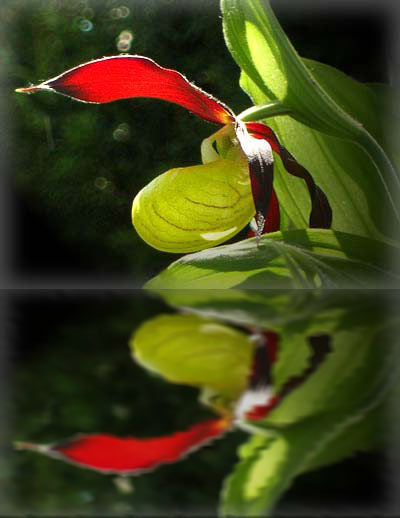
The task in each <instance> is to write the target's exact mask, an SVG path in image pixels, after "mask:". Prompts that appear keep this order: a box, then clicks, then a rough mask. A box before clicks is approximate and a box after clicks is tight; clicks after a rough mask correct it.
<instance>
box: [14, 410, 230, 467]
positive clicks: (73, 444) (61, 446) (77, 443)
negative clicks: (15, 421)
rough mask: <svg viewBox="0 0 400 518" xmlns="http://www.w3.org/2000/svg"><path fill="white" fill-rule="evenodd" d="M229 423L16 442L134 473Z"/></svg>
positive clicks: (212, 421) (80, 462)
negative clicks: (159, 432) (150, 433)
mask: <svg viewBox="0 0 400 518" xmlns="http://www.w3.org/2000/svg"><path fill="white" fill-rule="evenodd" d="M229 427H230V421H228V420H227V419H224V418H220V419H210V420H209V421H205V422H203V423H198V424H195V425H194V426H192V427H190V428H189V429H188V430H185V431H184V432H177V433H174V434H173V435H169V436H165V437H155V438H151V439H135V438H131V437H129V438H124V439H121V438H119V437H114V436H112V435H105V434H95V435H78V436H76V437H74V438H72V439H69V440H67V441H63V442H61V443H58V444H55V445H50V446H43V445H35V444H31V443H17V444H16V446H17V447H18V448H19V449H25V450H33V451H38V452H39V453H43V454H45V455H48V456H49V457H54V458H57V459H61V460H65V461H68V462H72V463H74V464H78V465H80V466H83V467H86V468H90V469H93V470H95V471H101V472H103V473H120V474H131V475H135V474H138V473H140V472H142V471H147V470H151V469H154V468H156V467H157V466H158V465H160V464H164V463H170V462H176V461H178V460H180V459H181V458H182V457H183V456H185V455H186V454H188V453H190V452H191V451H193V450H194V449H196V448H198V447H200V446H203V445H205V444H206V443H207V442H209V441H210V440H212V439H216V438H218V437H220V436H221V435H222V434H223V433H224V432H225V431H227V429H228V428H229Z"/></svg>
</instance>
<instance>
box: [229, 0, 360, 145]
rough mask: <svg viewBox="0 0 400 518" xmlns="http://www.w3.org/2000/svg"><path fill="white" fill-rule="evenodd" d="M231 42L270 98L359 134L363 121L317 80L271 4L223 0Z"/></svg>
mask: <svg viewBox="0 0 400 518" xmlns="http://www.w3.org/2000/svg"><path fill="white" fill-rule="evenodd" d="M221 10H222V13H223V27H224V35H225V41H226V43H227V46H228V48H229V50H230V52H231V53H232V55H233V57H234V59H235V60H236V62H237V63H238V65H239V66H240V67H241V69H242V70H243V71H244V72H245V73H246V74H247V75H248V76H249V77H250V78H251V80H252V81H254V82H255V84H256V85H257V87H258V88H259V89H260V90H261V91H262V92H264V94H265V95H267V96H268V97H269V98H270V99H278V100H280V101H281V102H282V104H284V105H285V106H287V107H289V108H290V109H291V110H292V111H293V112H294V113H295V114H296V116H297V117H298V118H299V120H301V121H302V122H303V123H305V124H307V125H309V126H312V127H314V128H316V129H319V130H322V131H324V132H328V133H330V134H333V135H336V136H340V137H343V136H345V137H348V138H355V136H357V135H358V134H359V133H360V132H361V131H362V128H361V126H360V124H359V123H358V122H357V121H355V120H354V119H352V117H350V116H349V115H348V114H347V113H346V112H345V111H344V110H342V109H341V108H340V106H338V105H337V104H336V103H335V101H334V100H333V99H332V98H331V97H330V96H329V95H328V94H327V92H326V91H325V90H324V89H323V88H322V87H321V86H320V85H319V84H318V83H317V82H316V81H315V78H314V77H313V76H312V74H311V73H310V71H309V70H308V69H307V67H306V66H305V65H304V63H303V62H302V60H301V58H300V57H299V55H298V54H297V52H296V51H295V49H294V48H293V46H292V45H291V43H290V41H289V40H288V38H287V37H286V35H285V33H284V32H283V30H282V28H281V26H280V25H279V22H278V20H277V19H276V18H275V16H274V14H273V12H272V9H271V6H270V5H269V2H267V1H262V0H222V2H221Z"/></svg>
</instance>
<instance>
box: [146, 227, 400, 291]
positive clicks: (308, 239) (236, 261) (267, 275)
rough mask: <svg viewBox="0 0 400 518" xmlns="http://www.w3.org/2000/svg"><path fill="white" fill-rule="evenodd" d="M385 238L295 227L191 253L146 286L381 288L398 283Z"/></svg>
mask: <svg viewBox="0 0 400 518" xmlns="http://www.w3.org/2000/svg"><path fill="white" fill-rule="evenodd" d="M397 253H398V248H397V247H396V246H395V245H393V244H391V243H389V242H387V241H377V240H373V239H368V238H365V237H361V236H354V235H350V234H345V233H342V232H335V231H331V230H319V229H309V230H305V229H304V230H293V231H284V232H275V233H273V234H268V235H264V236H262V238H261V240H260V243H259V246H257V245H256V240H255V239H247V240H245V241H241V242H239V243H235V244H233V245H225V246H220V247H217V248H213V249H209V250H205V251H202V252H199V253H196V254H191V255H187V256H185V257H182V258H181V259H179V260H178V261H175V262H174V263H172V264H171V265H170V266H169V267H168V268H167V269H166V270H164V271H163V272H162V273H161V274H159V275H158V276H157V277H155V278H154V279H152V280H151V281H149V282H148V283H147V284H146V287H147V288H151V289H165V288H232V287H241V288H260V287H265V288H292V287H302V288H313V287H340V288H351V287H382V286H385V285H386V286H392V285H393V283H397V282H398V276H397V274H396V267H395V264H393V262H392V258H393V257H395V256H396V254H397Z"/></svg>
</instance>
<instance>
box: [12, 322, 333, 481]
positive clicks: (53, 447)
mask: <svg viewBox="0 0 400 518" xmlns="http://www.w3.org/2000/svg"><path fill="white" fill-rule="evenodd" d="M252 339H253V342H254V353H253V359H252V361H251V364H252V365H251V372H250V375H249V379H248V383H247V388H246V389H245V390H244V392H243V393H242V395H241V396H240V397H239V398H238V399H237V400H236V402H235V405H234V408H233V409H232V411H227V410H226V409H225V410H218V408H215V410H216V411H217V412H218V413H220V417H219V418H216V419H209V420H207V421H204V422H201V423H197V424H195V425H193V426H191V427H190V428H189V429H187V430H185V431H182V432H178V433H174V434H172V435H169V436H165V437H155V438H150V439H136V438H132V437H129V438H119V437H115V436H112V435H106V434H93V435H77V436H75V437H73V438H71V439H68V440H65V441H61V442H58V443H55V444H50V445H38V444H32V443H27V442H16V443H15V447H16V448H18V449H23V450H31V451H36V452H38V453H42V454H44V455H46V456H48V457H52V458H55V459H59V460H64V461H67V462H70V463H73V464H75V465H78V466H81V467H85V468H90V469H93V470H95V471H98V472H101V473H117V474H124V475H137V474H140V473H142V472H143V471H148V470H152V469H154V468H156V467H157V466H159V465H160V464H165V463H173V462H177V461H178V460H180V459H182V458H183V457H185V456H186V454H188V453H190V452H191V451H193V450H195V449H197V448H199V447H200V446H203V445H205V444H207V443H209V442H210V441H211V440H214V439H217V438H219V437H221V436H222V435H223V434H224V433H225V432H227V431H229V430H230V429H232V428H233V427H234V426H237V427H239V428H242V429H244V430H250V431H254V426H256V424H257V421H260V420H262V419H265V418H266V417H267V416H268V415H269V413H270V412H271V411H272V410H273V409H274V408H276V407H277V406H278V405H279V404H280V403H281V402H282V401H283V399H284V398H285V397H286V396H287V395H288V394H289V393H290V392H291V391H292V390H294V389H295V388H296V387H298V386H299V385H301V384H302V383H303V382H304V381H305V380H306V379H307V378H308V377H309V376H310V375H311V374H312V373H313V372H314V371H315V370H316V369H317V368H318V366H319V365H320V364H321V363H322V362H323V361H324V359H325V357H326V355H327V354H328V353H329V352H330V350H331V349H330V337H329V335H318V336H313V337H310V338H309V344H310V348H311V352H312V354H311V358H310V360H309V365H308V366H307V368H306V369H305V370H304V372H303V373H302V374H300V375H299V376H294V377H292V378H290V379H289V380H288V381H287V382H286V383H285V384H284V385H283V386H282V387H281V388H280V390H279V391H278V392H275V391H274V386H273V376H272V368H271V367H272V365H273V364H274V362H276V361H277V358H278V352H279V343H278V342H279V338H278V335H277V334H276V333H275V332H270V331H265V332H262V333H257V334H256V333H255V334H253V335H252ZM221 374H222V375H223V373H221Z"/></svg>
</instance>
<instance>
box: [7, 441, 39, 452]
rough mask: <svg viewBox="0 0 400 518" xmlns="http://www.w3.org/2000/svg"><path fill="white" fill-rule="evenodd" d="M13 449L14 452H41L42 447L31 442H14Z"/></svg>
mask: <svg viewBox="0 0 400 518" xmlns="http://www.w3.org/2000/svg"><path fill="white" fill-rule="evenodd" d="M13 447H14V449H15V450H31V451H42V450H43V445H41V444H34V443H32V442H25V441H14V442H13Z"/></svg>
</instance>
